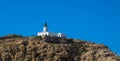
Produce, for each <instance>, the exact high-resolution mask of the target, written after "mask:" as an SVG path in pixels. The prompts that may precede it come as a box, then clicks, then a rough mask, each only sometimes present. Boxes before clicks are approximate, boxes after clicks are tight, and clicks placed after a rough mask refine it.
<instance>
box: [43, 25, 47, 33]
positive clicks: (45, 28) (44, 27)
mask: <svg viewBox="0 0 120 61" xmlns="http://www.w3.org/2000/svg"><path fill="white" fill-rule="evenodd" d="M47 31H48V26H47V23H45V24H44V26H43V32H47Z"/></svg>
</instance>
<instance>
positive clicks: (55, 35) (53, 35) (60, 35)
mask: <svg viewBox="0 0 120 61" xmlns="http://www.w3.org/2000/svg"><path fill="white" fill-rule="evenodd" d="M37 36H42V37H44V36H50V37H65V34H62V33H54V32H48V25H47V23H45V24H44V26H43V31H42V32H38V34H37Z"/></svg>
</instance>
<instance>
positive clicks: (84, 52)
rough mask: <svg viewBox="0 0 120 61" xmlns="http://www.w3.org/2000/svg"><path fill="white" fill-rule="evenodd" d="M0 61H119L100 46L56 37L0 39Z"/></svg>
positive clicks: (118, 58)
mask: <svg viewBox="0 0 120 61" xmlns="http://www.w3.org/2000/svg"><path fill="white" fill-rule="evenodd" d="M0 61H120V57H119V56H116V55H115V54H114V53H113V52H111V51H110V50H109V48H108V47H106V46H104V45H102V44H95V43H92V42H87V41H82V40H74V39H67V38H56V37H52V38H51V37H45V38H42V37H35V36H34V37H22V36H18V35H9V36H4V37H0Z"/></svg>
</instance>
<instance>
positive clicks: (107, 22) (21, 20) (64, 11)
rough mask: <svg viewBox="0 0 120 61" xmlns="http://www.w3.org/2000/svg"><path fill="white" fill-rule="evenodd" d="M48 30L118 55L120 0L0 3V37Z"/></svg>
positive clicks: (10, 0)
mask: <svg viewBox="0 0 120 61" xmlns="http://www.w3.org/2000/svg"><path fill="white" fill-rule="evenodd" d="M45 22H47V23H48V26H49V31H53V32H63V33H65V34H66V35H67V37H70V38H76V39H82V40H87V41H91V42H95V43H100V44H104V45H106V46H108V47H109V48H110V49H111V50H112V51H113V52H115V53H117V54H118V55H120V47H119V46H120V0H0V36H3V35H7V34H20V35H24V36H32V35H36V34H37V32H39V31H42V26H43V24H44V23H45Z"/></svg>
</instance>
